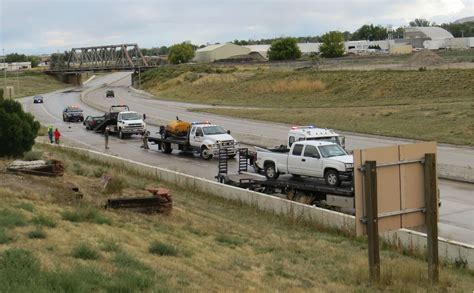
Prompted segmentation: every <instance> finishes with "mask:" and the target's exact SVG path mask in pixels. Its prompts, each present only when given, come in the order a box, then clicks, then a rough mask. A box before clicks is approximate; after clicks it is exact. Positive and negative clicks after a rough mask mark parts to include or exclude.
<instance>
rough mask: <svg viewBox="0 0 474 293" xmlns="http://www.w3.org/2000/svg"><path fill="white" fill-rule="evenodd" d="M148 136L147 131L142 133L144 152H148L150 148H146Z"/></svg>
mask: <svg viewBox="0 0 474 293" xmlns="http://www.w3.org/2000/svg"><path fill="white" fill-rule="evenodd" d="M143 115H145V114H143ZM149 135H150V132H149V131H146V130H145V132H144V133H143V145H142V148H143V149H145V150H149V149H150V148H149V147H148V136H149Z"/></svg>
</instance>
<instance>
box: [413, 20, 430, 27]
mask: <svg viewBox="0 0 474 293" xmlns="http://www.w3.org/2000/svg"><path fill="white" fill-rule="evenodd" d="M409 25H410V26H411V27H417V26H433V25H435V23H434V22H433V23H432V22H430V21H429V20H426V19H424V18H415V20H413V21H410V23H409Z"/></svg>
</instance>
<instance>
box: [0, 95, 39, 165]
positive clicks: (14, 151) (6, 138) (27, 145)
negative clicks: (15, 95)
mask: <svg viewBox="0 0 474 293" xmlns="http://www.w3.org/2000/svg"><path fill="white" fill-rule="evenodd" d="M0 125H7V126H8V127H5V126H2V131H0V141H1V142H2V143H1V144H0V156H15V157H17V156H21V155H23V153H25V152H27V151H29V150H31V148H32V147H33V144H34V143H35V138H36V136H37V134H38V130H39V128H40V124H39V122H38V121H36V120H35V119H34V117H33V115H31V114H30V113H25V112H24V111H23V109H22V107H21V105H20V103H18V102H16V101H14V100H2V101H0Z"/></svg>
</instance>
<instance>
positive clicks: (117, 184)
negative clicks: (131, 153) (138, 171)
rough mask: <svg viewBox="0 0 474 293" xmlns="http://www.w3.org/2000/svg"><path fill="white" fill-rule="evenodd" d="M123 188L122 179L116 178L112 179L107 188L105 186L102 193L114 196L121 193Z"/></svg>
mask: <svg viewBox="0 0 474 293" xmlns="http://www.w3.org/2000/svg"><path fill="white" fill-rule="evenodd" d="M124 188H125V180H124V179H123V178H120V177H117V178H112V179H111V180H110V181H109V183H107V186H105V189H104V193H105V194H115V193H121V192H122V190H123V189H124Z"/></svg>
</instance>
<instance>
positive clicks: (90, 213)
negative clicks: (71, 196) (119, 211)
mask: <svg viewBox="0 0 474 293" xmlns="http://www.w3.org/2000/svg"><path fill="white" fill-rule="evenodd" d="M62 217H63V220H66V221H70V222H76V223H80V222H89V223H95V224H108V225H110V224H111V220H110V219H108V218H107V217H105V216H104V215H103V214H102V213H101V212H99V211H98V210H97V209H96V208H93V207H88V206H84V207H79V208H76V209H75V210H67V211H64V212H63V213H62Z"/></svg>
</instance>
